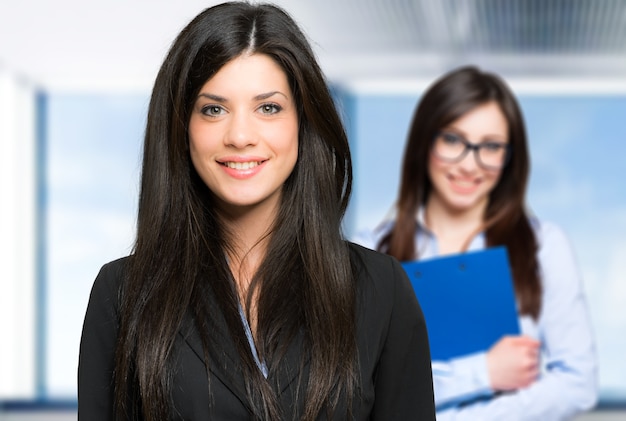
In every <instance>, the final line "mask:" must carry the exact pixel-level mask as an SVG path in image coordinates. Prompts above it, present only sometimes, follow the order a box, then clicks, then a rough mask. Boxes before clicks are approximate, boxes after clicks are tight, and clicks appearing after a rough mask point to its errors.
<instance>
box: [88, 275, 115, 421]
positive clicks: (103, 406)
mask: <svg viewBox="0 0 626 421" xmlns="http://www.w3.org/2000/svg"><path fill="white" fill-rule="evenodd" d="M119 266H120V265H114V264H108V265H105V266H103V268H102V269H101V270H100V273H99V274H98V276H97V277H96V280H95V282H94V284H93V286H92V289H91V294H90V297H89V303H88V305H87V311H86V313H85V320H84V323H83V331H82V336H81V341H80V352H79V361H78V419H79V420H81V421H82V420H85V421H109V420H113V419H114V418H113V385H112V383H113V367H114V357H115V346H116V342H117V332H118V314H117V282H115V281H117V280H119V276H120V274H119V273H118V271H117V270H115V268H119Z"/></svg>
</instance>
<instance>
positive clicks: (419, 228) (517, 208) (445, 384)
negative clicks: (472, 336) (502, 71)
mask: <svg viewBox="0 0 626 421" xmlns="http://www.w3.org/2000/svg"><path fill="white" fill-rule="evenodd" d="M529 167H530V164H529V153H528V145H527V141H526V131H525V125H524V121H523V117H522V113H521V110H520V107H519V106H518V103H517V101H516V99H515V97H514V95H513V93H512V92H511V90H510V89H509V88H508V86H507V85H506V83H505V82H504V81H503V80H502V79H501V78H500V77H499V76H497V75H495V74H492V73H488V72H483V71H481V70H479V69H478V68H476V67H473V66H467V67H461V68H458V69H455V70H453V71H451V72H449V73H447V74H446V75H444V76H442V77H441V78H439V79H438V80H437V81H435V83H433V85H432V86H431V87H430V88H429V89H428V90H427V91H426V92H425V93H424V95H423V96H422V99H421V100H420V103H419V104H418V106H417V109H416V111H415V114H414V117H413V121H412V123H411V126H410V129H409V134H408V140H407V143H406V149H405V151H404V158H403V164H402V173H401V184H400V189H399V194H398V198H397V202H396V204H395V209H394V213H393V215H391V216H390V217H388V218H386V219H385V220H384V221H383V222H382V223H381V224H380V225H379V226H378V227H377V228H376V229H374V230H372V231H369V232H363V233H360V234H359V238H358V239H357V240H356V241H357V242H359V243H361V244H363V245H366V246H368V247H372V248H374V249H378V250H379V251H382V252H385V253H388V254H390V255H392V256H394V257H396V258H397V259H398V260H400V261H409V260H416V259H428V258H433V257H436V256H440V255H446V254H453V253H462V252H464V251H468V250H469V251H475V250H481V249H484V248H486V247H492V246H502V245H503V246H506V249H507V251H508V257H509V262H510V265H511V271H512V275H513V280H514V288H515V293H516V298H517V302H518V312H519V316H520V326H521V330H522V335H520V336H515V337H505V338H502V339H501V340H500V341H498V342H497V343H496V344H494V345H493V347H492V348H490V349H489V350H487V351H485V352H479V353H477V354H472V355H467V356H461V357H458V358H453V359H451V360H450V361H433V379H434V388H435V401H436V406H437V419H438V420H481V421H488V420H541V421H543V420H551V421H555V420H564V419H570V418H572V417H573V416H574V415H576V414H578V413H580V412H582V411H584V410H587V409H589V408H591V407H592V406H593V405H594V404H595V402H596V394H597V391H596V357H595V349H594V343H593V340H592V334H591V328H590V324H589V315H588V311H587V307H586V303H585V298H584V293H583V288H582V283H581V280H580V277H579V274H578V272H577V269H576V263H575V261H574V257H573V253H572V251H571V248H570V246H569V242H568V240H567V239H566V237H565V235H564V234H563V232H562V231H561V230H560V229H559V228H558V227H557V226H556V225H554V224H552V223H549V222H546V221H540V220H539V219H537V218H536V217H534V216H533V215H531V214H530V212H529V211H528V209H527V207H526V204H525V194H526V185H527V180H528V173H529ZM541 355H543V361H542V357H541Z"/></svg>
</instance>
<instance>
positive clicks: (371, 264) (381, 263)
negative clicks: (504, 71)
mask: <svg viewBox="0 0 626 421" xmlns="http://www.w3.org/2000/svg"><path fill="white" fill-rule="evenodd" d="M348 245H349V247H350V251H351V255H352V260H353V263H354V264H355V265H356V267H357V269H358V270H359V273H363V272H364V273H367V274H368V275H370V276H374V275H375V276H376V277H379V276H380V275H385V274H387V275H388V274H389V271H393V270H395V269H397V268H400V264H399V263H398V261H397V260H396V259H395V258H393V257H391V256H389V255H387V254H384V253H381V252H378V251H376V250H373V249H371V248H367V247H366V246H362V245H360V244H356V243H352V242H349V243H348Z"/></svg>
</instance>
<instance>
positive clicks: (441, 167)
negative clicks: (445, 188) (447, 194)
mask: <svg viewBox="0 0 626 421" xmlns="http://www.w3.org/2000/svg"><path fill="white" fill-rule="evenodd" d="M448 167H449V164H447V163H445V162H443V161H441V160H440V159H439V158H437V157H436V156H434V155H433V154H430V159H429V160H428V176H429V177H430V180H431V182H433V183H434V182H435V181H436V180H437V179H439V178H442V177H445V174H446V172H447V171H448Z"/></svg>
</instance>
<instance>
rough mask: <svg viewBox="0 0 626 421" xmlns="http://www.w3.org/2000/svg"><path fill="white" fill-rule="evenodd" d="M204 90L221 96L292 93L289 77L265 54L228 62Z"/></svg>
mask: <svg viewBox="0 0 626 421" xmlns="http://www.w3.org/2000/svg"><path fill="white" fill-rule="evenodd" d="M202 89H203V90H206V89H208V90H211V91H212V93H216V94H220V92H222V91H224V93H226V92H230V93H234V92H245V91H251V92H253V91H258V92H266V91H268V90H278V91H279V92H281V93H283V94H285V95H287V94H289V93H290V88H289V83H288V80H287V75H286V74H285V71H284V70H283V68H282V67H281V66H279V65H278V64H277V63H276V62H275V61H274V60H273V59H272V58H271V57H269V56H268V55H265V54H242V55H240V56H237V57H236V58H234V59H232V60H231V61H229V62H227V63H226V64H225V65H224V66H222V67H221V68H220V69H219V70H218V71H217V73H215V75H213V77H211V78H210V79H209V80H207V81H206V82H205V84H204V85H203V87H202Z"/></svg>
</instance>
